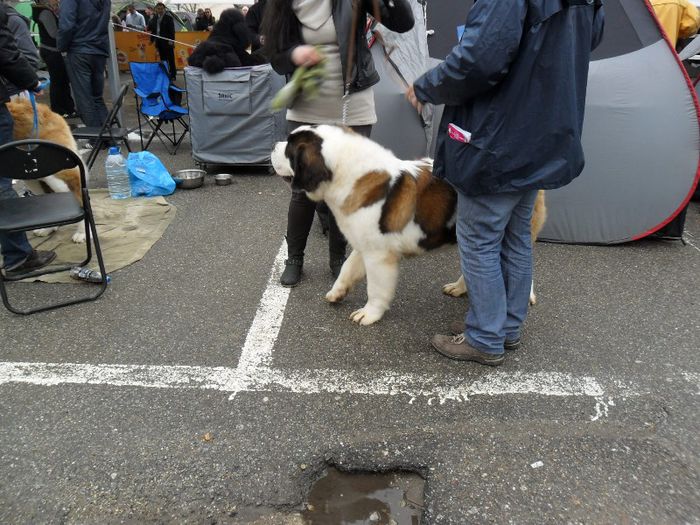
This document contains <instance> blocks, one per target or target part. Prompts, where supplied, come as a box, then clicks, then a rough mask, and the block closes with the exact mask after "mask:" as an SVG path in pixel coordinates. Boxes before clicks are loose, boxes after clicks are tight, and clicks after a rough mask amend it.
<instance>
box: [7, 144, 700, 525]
mask: <svg viewBox="0 0 700 525" xmlns="http://www.w3.org/2000/svg"><path fill="white" fill-rule="evenodd" d="M154 151H155V152H156V153H157V154H158V155H159V156H160V158H161V159H162V160H163V161H164V162H165V164H166V165H167V166H168V167H169V168H170V169H176V168H178V169H179V168H186V167H192V166H193V165H194V163H193V161H192V159H191V157H190V153H189V145H188V144H185V145H184V146H183V148H182V150H181V152H180V153H179V154H178V155H177V156H174V157H170V156H168V155H167V154H165V152H163V151H162V150H159V149H158V147H156V148H155V149H154ZM102 155H104V154H102ZM102 162H103V156H101V157H100V159H98V161H97V164H96V169H95V172H94V173H93V177H92V183H91V184H92V185H93V186H99V185H101V184H103V181H104V175H103V173H101V168H100V165H101V163H102ZM288 200H289V189H288V187H287V185H286V184H285V183H284V182H283V181H282V180H280V179H277V178H275V177H272V176H268V175H266V174H264V173H257V174H239V175H237V176H236V177H235V178H234V184H232V185H230V186H225V187H219V186H215V185H214V184H213V180H211V178H209V179H208V180H207V181H206V184H205V186H204V187H203V188H200V189H195V190H189V191H185V190H180V191H177V192H176V193H175V194H173V195H172V196H170V197H168V201H169V202H171V203H172V204H174V205H175V206H176V207H177V214H176V217H175V219H174V221H173V222H172V224H171V225H170V226H169V228H168V229H167V231H166V232H165V234H164V235H163V237H162V239H161V240H160V241H158V242H157V243H156V245H155V246H154V247H153V248H152V249H151V250H150V251H149V252H148V253H147V254H146V256H145V257H144V259H143V260H141V261H139V262H138V263H136V264H134V265H132V266H130V267H127V268H125V269H123V270H120V271H117V272H114V273H113V274H112V283H111V284H110V286H109V288H108V290H107V292H106V293H105V295H104V296H103V297H102V298H101V299H100V300H98V301H96V302H94V303H88V304H84V305H79V306H73V307H70V308H66V309H61V310H57V311H53V312H49V313H45V314H38V315H34V316H30V317H17V316H13V315H11V314H9V313H8V312H6V311H5V310H2V311H0V523H123V522H126V523H137V522H138V523H141V522H151V523H250V522H255V520H257V523H301V521H300V517H299V514H300V512H301V511H302V510H303V509H304V508H305V505H306V503H307V498H308V494H309V491H310V487H311V485H312V484H313V482H314V481H316V480H317V479H319V478H320V477H321V476H322V475H323V474H324V473H325V471H326V469H327V468H328V466H335V467H337V468H339V469H341V470H348V471H354V470H363V471H392V470H400V471H409V472H414V473H418V474H420V475H421V476H422V477H423V478H424V479H425V481H426V485H425V487H426V488H425V491H426V492H425V510H424V515H423V522H424V523H426V524H463V523H700V479H699V477H700V462H699V460H698V453H699V451H700V417H699V416H700V410H699V408H698V399H699V397H698V396H700V358H698V348H699V347H700V345H699V344H698V340H699V337H698V335H699V334H700V306H699V303H700V295H699V294H700V206H699V205H698V204H697V203H695V204H693V205H692V206H691V208H690V210H689V212H688V220H687V224H686V237H687V240H688V244H687V245H683V244H681V243H680V242H659V241H641V242H636V243H630V244H626V245H620V246H610V247H596V246H570V245H557V244H544V243H538V245H537V246H536V250H535V286H536V291H537V295H538V304H537V305H536V306H534V307H533V308H532V309H531V311H530V316H529V318H528V320H527V324H526V327H525V331H524V336H523V344H522V346H521V349H519V350H518V351H516V352H514V353H512V354H510V355H509V357H508V359H507V361H506V363H505V364H504V365H503V366H501V367H499V368H496V369H492V368H487V367H482V366H480V365H476V364H470V363H461V362H453V361H450V360H448V359H445V358H443V357H441V356H439V355H438V354H436V353H435V352H434V351H432V350H431V348H430V345H429V340H430V337H431V336H432V335H433V334H435V333H441V332H442V333H444V332H445V330H446V329H447V326H448V324H449V322H450V321H453V320H455V319H459V318H461V317H462V316H463V315H464V312H465V310H466V307H467V300H466V299H453V298H449V297H446V296H444V295H443V294H442V293H441V291H440V287H441V285H442V284H444V283H446V282H449V281H452V280H454V279H456V277H457V276H458V272H459V265H458V261H457V253H456V249H455V248H454V247H450V248H446V249H442V250H439V251H437V252H435V253H432V254H430V255H427V256H424V257H420V258H414V259H410V260H406V261H404V262H403V263H402V269H401V276H400V283H399V287H398V291H397V296H396V299H395V301H394V304H393V306H392V308H391V310H390V311H389V312H387V314H386V316H385V317H384V319H382V321H381V322H379V323H377V324H376V325H373V326H370V327H360V326H357V325H354V324H353V323H352V322H351V321H350V320H349V319H348V316H349V315H350V313H351V312H352V311H353V310H354V309H356V308H358V307H359V306H361V305H362V304H363V303H364V300H365V292H364V288H363V286H360V287H359V288H358V289H356V290H355V291H353V292H352V293H351V294H350V295H349V296H348V297H347V298H346V300H345V302H343V303H342V304H340V305H337V306H330V305H329V304H327V303H326V302H325V301H324V298H323V296H324V294H325V292H326V291H327V290H328V289H330V286H331V284H332V277H331V275H330V270H329V268H328V255H327V242H326V240H325V238H324V237H323V236H322V234H321V231H320V228H319V227H318V225H316V224H315V225H314V228H313V230H312V234H311V236H310V239H309V246H308V249H307V257H306V264H305V267H304V278H303V281H302V283H301V284H300V285H299V286H298V287H296V288H294V289H291V290H287V289H282V288H281V287H279V286H278V285H277V284H276V276H277V275H278V272H279V267H280V263H281V261H282V260H283V257H284V249H283V241H284V237H283V236H284V231H285V225H286V213H287V204H288ZM76 286H79V287H80V286H88V285H42V284H18V285H15V288H14V290H15V291H16V293H18V294H20V295H22V296H23V297H22V298H23V299H24V300H41V299H45V298H46V297H50V296H51V295H52V294H56V293H58V294H59V295H60V294H63V293H73V292H74V290H75V288H76Z"/></svg>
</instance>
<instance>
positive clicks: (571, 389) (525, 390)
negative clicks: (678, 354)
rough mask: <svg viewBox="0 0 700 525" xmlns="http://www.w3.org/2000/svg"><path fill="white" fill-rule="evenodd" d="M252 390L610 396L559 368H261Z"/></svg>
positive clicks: (461, 397)
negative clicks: (477, 372)
mask: <svg viewBox="0 0 700 525" xmlns="http://www.w3.org/2000/svg"><path fill="white" fill-rule="evenodd" d="M249 388H250V389H252V390H270V389H271V388H272V389H274V390H282V391H288V392H296V393H305V394H319V393H335V394H368V395H388V396H395V395H405V396H408V397H409V398H410V399H411V401H412V400H414V399H416V398H418V397H424V398H428V399H429V400H430V399H434V400H437V401H439V402H440V404H442V403H444V402H445V401H447V400H452V401H465V400H468V399H469V397H471V396H482V395H483V396H498V395H506V394H519V395H523V394H536V395H542V396H559V397H572V396H587V397H594V398H595V397H600V396H602V395H604V391H603V388H602V387H601V386H600V385H599V384H598V382H597V381H596V380H595V379H594V378H592V377H575V376H571V375H569V374H560V373H557V372H540V373H533V374H526V373H521V372H515V373H510V374H507V373H503V372H490V373H488V375H484V376H482V377H481V378H479V379H477V380H476V381H469V380H467V379H466V378H463V377H459V376H450V377H445V376H443V375H423V374H400V373H392V372H363V373H356V372H352V371H345V370H296V371H290V370H273V369H267V370H266V369H258V370H256V371H255V373H254V374H252V376H251V382H250V383H249Z"/></svg>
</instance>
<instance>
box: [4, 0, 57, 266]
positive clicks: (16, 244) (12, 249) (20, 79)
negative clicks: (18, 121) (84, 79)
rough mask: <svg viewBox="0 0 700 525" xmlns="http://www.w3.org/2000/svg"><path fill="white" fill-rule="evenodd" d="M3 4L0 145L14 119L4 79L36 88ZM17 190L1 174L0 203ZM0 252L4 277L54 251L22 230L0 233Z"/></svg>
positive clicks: (46, 261) (51, 256)
mask: <svg viewBox="0 0 700 525" xmlns="http://www.w3.org/2000/svg"><path fill="white" fill-rule="evenodd" d="M7 19H8V17H7V13H6V11H5V6H3V5H0V145H2V144H6V143H8V142H10V141H11V140H12V129H13V127H14V122H13V120H12V115H10V112H9V111H8V109H7V106H5V103H6V102H7V101H8V100H9V98H10V93H9V92H8V91H7V88H6V86H7V83H8V82H10V83H12V84H13V85H14V86H17V87H19V88H20V89H31V90H36V89H38V87H39V79H38V78H37V76H36V72H35V71H34V68H33V67H32V65H31V64H30V63H29V61H28V60H27V59H26V58H25V57H24V56H23V55H22V53H20V51H19V49H17V41H16V40H15V36H14V34H13V33H12V32H11V31H10V29H9V28H8V26H7ZM16 198H17V193H16V192H15V190H14V189H13V188H12V180H11V179H8V178H5V177H0V206H2V204H1V203H2V200H4V199H16ZM0 252H2V259H3V268H4V273H5V276H6V277H12V278H16V277H21V276H22V275H24V274H26V273H28V272H31V271H33V270H38V269H39V268H41V267H43V266H46V265H47V264H50V263H51V261H53V260H54V259H55V258H56V253H55V252H53V251H38V250H34V249H32V247H31V245H30V244H29V242H28V241H27V236H26V235H25V234H24V233H9V234H0Z"/></svg>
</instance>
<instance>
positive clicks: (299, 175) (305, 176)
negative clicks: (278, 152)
mask: <svg viewBox="0 0 700 525" xmlns="http://www.w3.org/2000/svg"><path fill="white" fill-rule="evenodd" d="M321 145H322V140H321V137H319V136H318V135H316V134H315V133H313V132H311V131H303V132H299V133H295V134H293V135H292V136H290V139H289V141H288V143H287V151H286V155H287V158H288V159H289V163H290V165H291V167H292V171H293V172H294V178H293V179H292V188H295V189H300V190H304V191H309V192H313V191H316V189H318V187H319V185H320V184H321V183H322V182H326V181H329V180H331V176H332V174H331V172H330V170H329V169H328V167H327V166H326V162H325V160H324V158H323V155H322V153H321Z"/></svg>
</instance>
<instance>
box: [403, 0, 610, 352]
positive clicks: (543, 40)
mask: <svg viewBox="0 0 700 525" xmlns="http://www.w3.org/2000/svg"><path fill="white" fill-rule="evenodd" d="M603 25H604V13H603V6H602V1H601V0H508V1H504V0H477V2H476V3H475V4H474V6H473V7H472V9H471V10H470V12H469V14H468V16H467V21H466V23H465V29H464V33H463V35H462V38H461V40H460V42H459V44H458V45H457V46H455V47H454V49H453V50H452V51H451V52H450V54H449V55H448V56H447V57H446V58H445V60H444V62H442V63H440V64H439V65H438V66H436V67H435V68H434V69H431V70H430V71H428V72H427V73H425V74H424V75H423V76H421V77H420V78H418V79H417V80H416V81H415V82H414V84H413V86H411V87H410V88H409V89H408V91H407V93H406V96H407V98H408V99H409V101H410V102H411V103H412V104H413V105H414V106H415V107H416V108H417V109H419V110H420V108H421V106H422V104H424V103H428V102H429V103H432V104H445V110H444V113H443V117H442V121H441V123H440V127H439V130H438V139H437V144H436V155H435V157H436V158H435V167H434V173H435V175H436V176H438V177H444V178H446V179H447V180H448V181H449V182H450V183H451V184H452V185H453V186H454V187H455V188H456V189H457V193H458V218H457V239H458V243H459V250H460V256H461V264H462V272H463V274H464V277H465V279H466V282H467V287H468V290H469V301H470V308H469V311H468V312H467V315H466V320H465V321H466V322H465V330H464V333H463V334H461V335H457V336H454V337H451V336H445V335H436V336H435V337H434V338H433V340H432V345H433V347H434V348H435V349H436V350H437V351H438V352H439V353H441V354H443V355H445V356H447V357H450V358H452V359H459V360H464V361H475V362H478V363H482V364H487V365H499V364H501V363H502V362H503V360H504V355H505V351H504V349H505V348H508V349H509V350H510V349H515V348H517V346H518V345H519V342H520V331H521V327H522V324H523V322H524V320H525V317H526V315H527V309H528V299H529V293H530V285H531V282H532V246H531V239H530V219H531V217H532V210H533V206H534V202H535V197H536V195H537V190H539V189H553V188H559V187H561V186H564V185H566V184H568V183H569V182H571V181H572V180H573V179H574V178H575V177H577V176H578V175H579V174H580V173H581V171H582V170H583V164H584V159H583V149H582V147H581V130H582V127H583V113H584V106H585V99H586V85H587V80H588V64H589V61H590V55H591V51H592V50H593V49H595V47H596V46H597V45H598V44H599V43H600V41H601V39H602V35H603ZM448 131H449V133H448ZM463 132H466V133H463ZM469 134H471V136H470V135H469Z"/></svg>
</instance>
